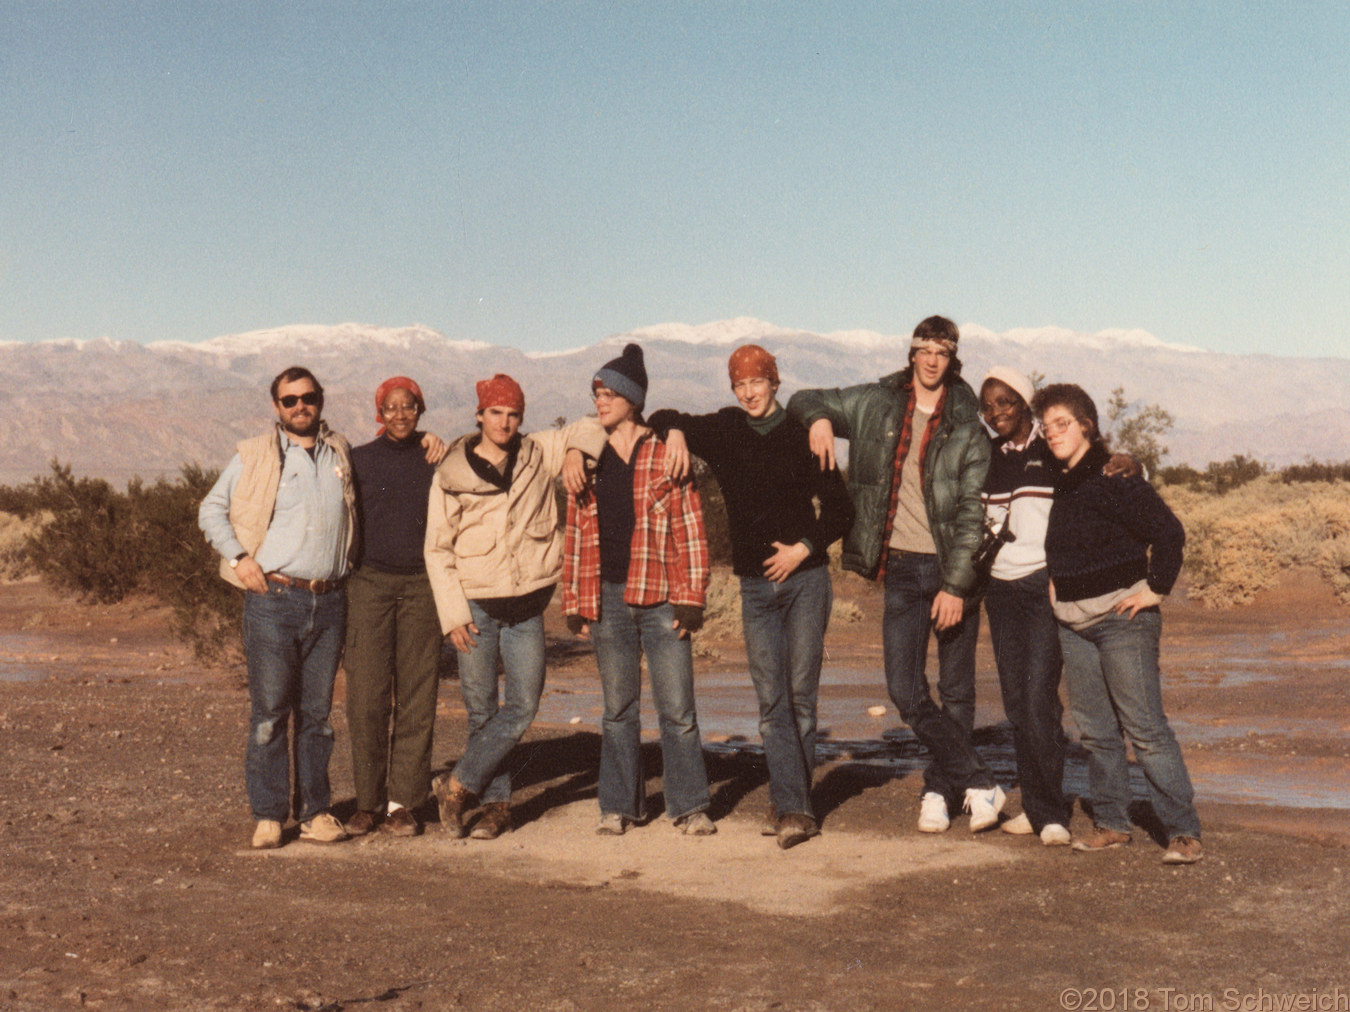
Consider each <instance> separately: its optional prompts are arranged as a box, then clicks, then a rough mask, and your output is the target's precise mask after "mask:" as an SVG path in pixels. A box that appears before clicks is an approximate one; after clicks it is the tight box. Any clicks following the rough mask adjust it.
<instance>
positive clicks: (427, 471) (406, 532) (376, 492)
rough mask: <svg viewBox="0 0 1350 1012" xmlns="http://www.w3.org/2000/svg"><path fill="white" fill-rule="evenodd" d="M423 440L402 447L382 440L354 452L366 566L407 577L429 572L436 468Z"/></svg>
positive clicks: (412, 439)
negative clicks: (427, 545) (426, 545)
mask: <svg viewBox="0 0 1350 1012" xmlns="http://www.w3.org/2000/svg"><path fill="white" fill-rule="evenodd" d="M421 440H422V433H420V432H414V433H413V434H412V435H411V436H409V437H408V438H407V439H406V440H404V441H403V442H399V443H396V442H394V441H393V440H392V439H390V438H388V437H387V436H380V437H379V438H378V439H374V440H372V441H371V442H369V443H365V444H364V445H362V446H358V447H356V448H355V449H354V450H352V470H353V471H354V472H355V475H356V504H357V510H358V513H359V515H360V517H361V565H363V566H369V567H370V568H372V569H376V570H379V571H380V572H382V573H396V574H399V575H403V576H411V575H413V574H415V573H424V572H426V568H427V564H426V560H425V559H424V558H423V556H422V543H423V542H424V541H425V540H426V536H427V498H428V497H429V495H430V493H431V479H432V476H433V475H434V474H435V473H436V468H435V467H434V466H433V465H431V464H428V463H427V460H426V451H425V450H423V448H422V444H421Z"/></svg>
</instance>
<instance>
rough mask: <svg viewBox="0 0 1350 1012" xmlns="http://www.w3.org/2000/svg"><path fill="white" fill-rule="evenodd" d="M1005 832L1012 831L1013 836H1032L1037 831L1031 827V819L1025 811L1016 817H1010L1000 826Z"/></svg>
mask: <svg viewBox="0 0 1350 1012" xmlns="http://www.w3.org/2000/svg"><path fill="white" fill-rule="evenodd" d="M998 828H999V829H1001V830H1003V832H1005V833H1011V834H1012V835H1013V836H1030V835H1031V834H1032V833H1034V832H1036V831H1035V830H1034V829H1032V828H1031V820H1030V819H1028V818H1027V813H1026V812H1023V813H1022V814H1021V815H1019V816H1017V817H1016V818H1015V819H1009V820H1008V821H1007V822H1005V823H1004V824H1003V825H1001V826H999V827H998Z"/></svg>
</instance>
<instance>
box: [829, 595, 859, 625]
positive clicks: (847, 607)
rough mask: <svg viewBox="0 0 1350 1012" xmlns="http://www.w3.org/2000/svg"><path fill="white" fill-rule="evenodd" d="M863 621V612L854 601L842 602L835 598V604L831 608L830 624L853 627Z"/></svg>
mask: <svg viewBox="0 0 1350 1012" xmlns="http://www.w3.org/2000/svg"><path fill="white" fill-rule="evenodd" d="M862 620H863V610H862V609H861V608H859V607H858V606H857V605H856V604H855V603H854V602H852V601H841V600H840V599H839V598H835V600H834V604H832V605H831V606H830V622H831V624H833V623H836V622H842V623H843V624H844V625H852V624H853V623H854V622H861V621H862Z"/></svg>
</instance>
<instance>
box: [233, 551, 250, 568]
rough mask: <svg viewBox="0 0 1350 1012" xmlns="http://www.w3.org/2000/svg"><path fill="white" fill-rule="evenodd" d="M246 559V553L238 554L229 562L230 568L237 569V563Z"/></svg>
mask: <svg viewBox="0 0 1350 1012" xmlns="http://www.w3.org/2000/svg"><path fill="white" fill-rule="evenodd" d="M246 558H248V552H240V553H239V554H238V555H236V556H235V557H234V558H233V559H231V560H230V568H231V569H238V568H239V563H240V562H242V561H243V560H244V559H246Z"/></svg>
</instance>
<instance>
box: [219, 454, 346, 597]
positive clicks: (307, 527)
mask: <svg viewBox="0 0 1350 1012" xmlns="http://www.w3.org/2000/svg"><path fill="white" fill-rule="evenodd" d="M281 438H284V437H281ZM242 470H243V463H242V461H241V460H240V458H239V455H238V454H235V455H234V459H233V460H231V461H230V463H229V464H228V465H227V466H226V468H225V470H224V471H222V472H221V474H220V478H219V479H218V480H217V481H216V484H215V485H214V487H212V489H211V491H210V492H208V493H207V494H206V498H205V499H203V500H202V504H201V508H200V509H199V510H198V511H197V524H198V526H199V527H201V529H202V533H204V534H205V535H206V540H207V541H209V542H210V543H211V547H212V548H214V549H215V550H216V551H218V552H219V553H220V554H221V555H223V556H224V557H225V558H227V559H233V558H234V557H235V556H237V555H239V554H240V553H241V552H243V550H244V546H243V545H241V544H240V543H239V539H238V538H236V537H235V536H234V528H233V527H232V526H231V525H230V501H231V499H233V497H234V486H235V483H236V482H237V481H238V480H239V475H240V473H241V472H242ZM254 558H255V559H256V560H257V563H258V565H260V566H262V569H263V572H264V573H284V574H286V575H287V576H294V577H296V578H298V579H301V580H332V579H336V578H338V577H340V576H344V575H345V574H346V572H347V511H346V507H345V505H344V503H343V499H342V466H341V460H340V458H339V457H338V455H337V453H336V451H334V450H333V448H332V447H330V446H328V445H326V444H325V443H323V442H319V443H317V444H315V447H314V456H313V458H311V457H310V455H309V452H308V451H307V450H306V449H305V448H304V447H303V446H300V445H298V444H296V443H293V442H291V441H290V440H289V439H286V448H285V456H284V458H283V460H282V466H281V487H280V488H278V489H277V501H276V508H275V510H274V511H273V514H272V523H271V525H270V526H269V527H268V528H267V536H266V537H265V538H263V543H262V545H261V546H260V547H259V548H258V551H257V552H256V553H255V554H254Z"/></svg>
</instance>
